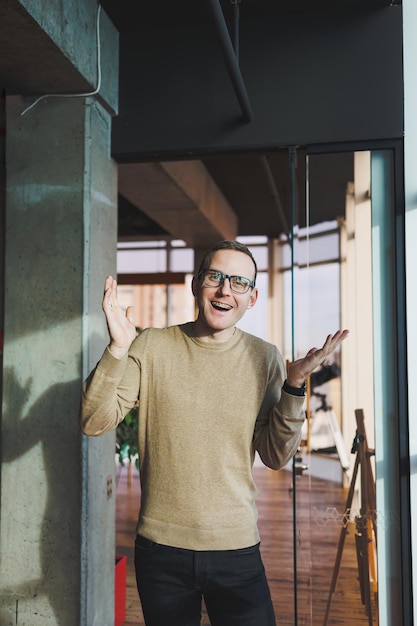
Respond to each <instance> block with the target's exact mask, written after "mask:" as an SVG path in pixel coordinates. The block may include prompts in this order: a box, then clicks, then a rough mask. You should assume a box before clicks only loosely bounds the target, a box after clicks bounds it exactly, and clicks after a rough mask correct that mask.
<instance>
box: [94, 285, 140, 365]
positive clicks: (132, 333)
mask: <svg viewBox="0 0 417 626" xmlns="http://www.w3.org/2000/svg"><path fill="white" fill-rule="evenodd" d="M102 306H103V311H104V314H105V316H106V322H107V328H108V331H109V335H110V344H109V350H110V352H111V354H112V355H113V356H114V357H115V358H116V359H121V358H123V357H124V356H125V355H126V354H127V353H128V351H129V348H130V345H131V343H132V341H133V340H134V339H135V337H136V335H137V332H136V327H135V324H134V321H133V308H132V307H131V306H130V307H128V308H127V310H126V312H125V311H124V310H123V309H122V308H121V307H120V305H119V303H118V301H117V281H116V280H115V279H114V278H113V276H107V278H106V282H105V284H104V296H103V305H102Z"/></svg>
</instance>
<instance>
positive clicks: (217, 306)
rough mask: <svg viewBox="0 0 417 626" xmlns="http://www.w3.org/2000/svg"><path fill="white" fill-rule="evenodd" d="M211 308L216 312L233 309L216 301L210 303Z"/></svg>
mask: <svg viewBox="0 0 417 626" xmlns="http://www.w3.org/2000/svg"><path fill="white" fill-rule="evenodd" d="M211 306H212V307H214V308H215V309H217V310H218V311H230V309H233V307H232V306H230V304H226V303H225V302H217V301H216V300H212V301H211Z"/></svg>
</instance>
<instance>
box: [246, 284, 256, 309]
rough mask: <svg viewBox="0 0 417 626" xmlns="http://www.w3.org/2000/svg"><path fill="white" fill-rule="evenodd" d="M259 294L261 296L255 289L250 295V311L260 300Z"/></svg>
mask: <svg viewBox="0 0 417 626" xmlns="http://www.w3.org/2000/svg"><path fill="white" fill-rule="evenodd" d="M258 294H259V292H258V290H257V288H256V287H254V288H253V289H252V292H251V294H250V298H249V302H248V309H251V308H252V307H253V306H255V303H256V301H257V299H258Z"/></svg>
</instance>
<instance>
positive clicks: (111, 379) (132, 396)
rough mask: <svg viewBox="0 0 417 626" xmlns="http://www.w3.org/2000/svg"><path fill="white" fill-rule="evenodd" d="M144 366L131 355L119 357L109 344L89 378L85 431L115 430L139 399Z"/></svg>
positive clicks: (83, 403)
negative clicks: (116, 356) (112, 351)
mask: <svg viewBox="0 0 417 626" xmlns="http://www.w3.org/2000/svg"><path fill="white" fill-rule="evenodd" d="M139 384H140V370H139V367H138V364H137V362H136V361H135V360H134V359H132V358H131V357H130V356H126V357H124V358H123V359H120V360H119V359H116V358H115V357H113V356H112V354H111V353H110V351H109V349H108V348H106V350H105V351H104V354H103V356H102V357H101V359H100V361H99V362H98V363H97V365H96V367H95V368H94V369H93V371H92V372H91V373H90V375H89V376H88V378H87V379H86V380H85V382H84V384H83V389H82V396H81V407H80V417H79V421H80V427H81V430H82V432H83V433H84V434H85V435H90V436H93V437H95V436H98V435H102V434H104V433H106V432H108V431H110V430H114V429H115V428H116V427H117V425H118V424H119V423H120V422H121V421H122V420H123V419H124V417H125V416H126V415H127V413H128V412H129V411H130V409H131V408H132V406H134V404H135V403H136V401H137V399H138V392H139Z"/></svg>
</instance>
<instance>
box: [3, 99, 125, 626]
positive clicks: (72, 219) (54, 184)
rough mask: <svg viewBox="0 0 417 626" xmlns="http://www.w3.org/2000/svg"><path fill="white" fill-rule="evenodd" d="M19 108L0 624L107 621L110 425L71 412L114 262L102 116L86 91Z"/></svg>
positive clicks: (10, 213)
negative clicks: (92, 433)
mask: <svg viewBox="0 0 417 626" xmlns="http://www.w3.org/2000/svg"><path fill="white" fill-rule="evenodd" d="M27 104H28V102H27V101H26V100H22V99H21V98H19V97H12V98H8V99H7V102H6V125H7V138H6V188H7V194H6V220H5V221H6V230H5V302H4V310H5V333H4V355H3V366H4V377H3V419H2V424H1V454H2V469H1V485H0V488H1V494H0V495H1V518H0V555H1V557H0V559H1V560H0V623H1V624H2V625H4V626H9V625H10V626H12V624H13V625H18V626H52V625H53V626H113V624H114V611H113V597H114V593H113V574H114V556H115V548H114V541H115V529H114V517H115V493H114V467H115V463H114V434H110V435H106V436H103V437H101V438H98V439H87V438H85V437H84V436H83V435H81V434H80V431H79V428H78V421H77V419H78V411H79V402H80V391H81V382H82V380H83V378H84V377H85V375H86V374H87V371H88V370H89V369H90V368H91V367H92V366H93V364H94V363H95V362H96V360H97V359H98V357H99V356H100V354H101V352H102V350H103V348H104V346H105V343H106V342H107V331H106V328H105V323H104V318H103V314H102V312H101V294H102V288H103V284H104V279H105V276H106V274H108V273H115V268H116V239H117V209H116V200H117V197H116V194H117V172H116V166H115V164H114V163H113V162H112V160H111V158H110V145H109V144H110V125H111V117H110V115H109V114H108V113H107V112H106V111H105V109H104V108H102V107H101V106H100V105H99V104H97V102H95V101H94V100H93V99H87V100H86V99H84V98H68V99H65V98H51V99H48V100H45V101H42V102H40V103H39V104H38V105H37V106H36V107H34V108H33V109H31V110H30V111H29V112H28V113H27V114H26V115H25V116H23V117H22V116H21V111H22V110H23V109H24V108H25V106H27ZM112 481H113V491H111V487H112V484H111V483H112ZM109 483H110V484H109ZM108 484H109V489H108Z"/></svg>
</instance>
